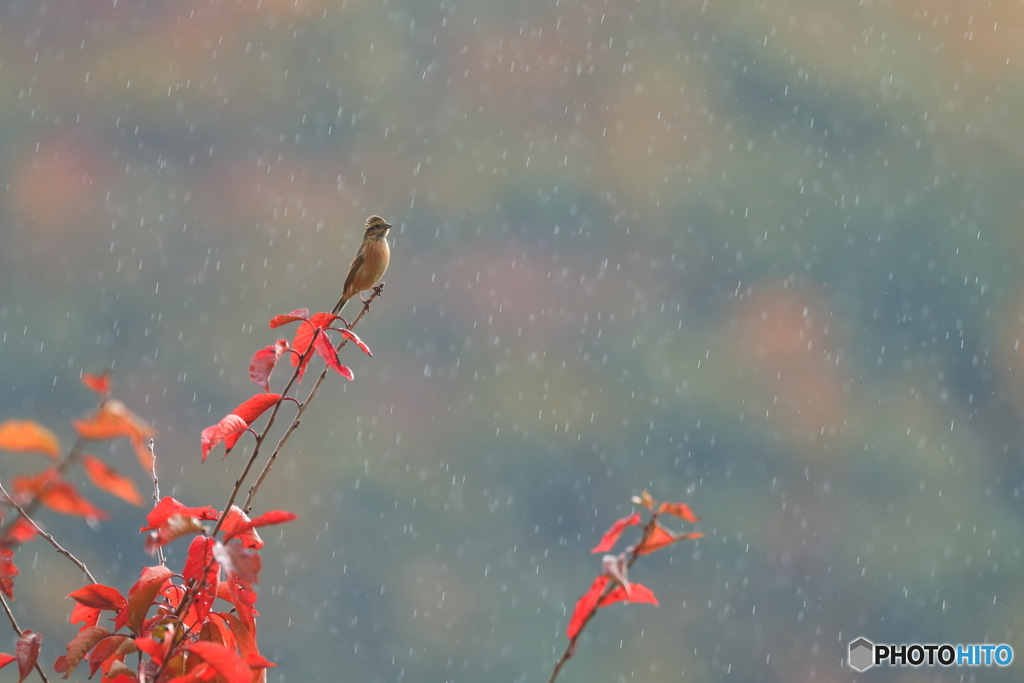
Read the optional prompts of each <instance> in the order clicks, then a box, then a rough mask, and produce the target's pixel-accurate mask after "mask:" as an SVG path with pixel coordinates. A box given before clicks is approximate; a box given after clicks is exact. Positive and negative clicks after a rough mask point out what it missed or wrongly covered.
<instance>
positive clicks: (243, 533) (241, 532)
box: [221, 505, 263, 550]
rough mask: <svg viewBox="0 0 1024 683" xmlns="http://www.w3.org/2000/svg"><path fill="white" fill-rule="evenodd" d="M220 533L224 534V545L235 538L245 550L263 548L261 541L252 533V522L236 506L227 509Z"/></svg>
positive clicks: (257, 535)
mask: <svg viewBox="0 0 1024 683" xmlns="http://www.w3.org/2000/svg"><path fill="white" fill-rule="evenodd" d="M221 531H222V532H223V533H224V542H225V543H227V542H228V541H230V540H231V539H232V538H234V537H236V536H237V537H238V539H239V540H240V541H241V542H242V546H243V547H245V548H249V549H250V550H259V549H260V548H262V547H263V539H261V538H260V536H259V534H257V533H256V532H255V531H253V528H252V520H250V519H249V516H248V515H247V514H245V513H244V512H242V510H241V508H239V507H238V506H237V505H232V506H231V507H230V508H229V509H228V514H227V517H226V518H225V519H224V523H223V524H222V525H221Z"/></svg>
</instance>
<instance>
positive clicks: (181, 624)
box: [54, 497, 296, 683]
mask: <svg viewBox="0 0 1024 683" xmlns="http://www.w3.org/2000/svg"><path fill="white" fill-rule="evenodd" d="M219 517H220V515H219V514H218V513H217V511H216V510H214V509H213V508H210V507H187V506H185V505H183V504H181V503H179V502H178V501H176V500H174V499H173V498H170V497H168V498H164V499H163V500H161V501H160V502H159V503H157V505H156V507H154V508H153V510H152V511H151V512H150V513H149V515H147V517H146V522H147V524H146V526H144V527H142V528H141V529H140V531H141V532H144V533H148V537H147V544H146V545H147V548H149V549H150V550H151V551H154V552H155V550H156V548H158V547H161V546H163V545H166V544H167V543H170V542H171V541H173V540H175V539H178V538H181V537H182V536H187V535H193V536H194V538H193V539H192V542H191V544H190V545H189V549H188V555H187V557H186V559H185V565H184V568H183V569H182V572H181V575H180V576H179V575H176V574H175V573H174V572H173V571H171V570H170V569H168V568H167V567H165V566H163V565H156V566H152V567H145V568H143V570H142V573H141V575H140V577H139V580H138V581H136V582H135V584H134V585H133V586H132V587H131V588H130V589H129V590H128V595H127V596H124V595H122V594H121V592H120V591H118V590H117V589H116V588H113V587H111V586H104V585H101V584H92V585H88V586H85V587H83V588H80V589H78V590H76V591H75V592H73V593H71V594H70V595H69V596H68V597H69V598H72V599H73V600H75V602H76V603H77V604H76V605H75V607H74V609H73V610H72V612H71V621H72V623H77V624H81V627H80V628H79V631H78V635H76V636H75V637H74V638H73V639H72V640H71V642H69V643H68V646H67V654H66V655H62V656H60V657H58V658H57V661H56V662H55V663H54V669H55V670H56V671H57V672H58V673H61V674H63V675H64V678H68V676H70V675H71V672H72V671H73V670H74V669H75V667H76V666H78V664H79V663H81V662H82V661H83V660H87V661H88V665H89V676H90V677H92V676H94V675H95V674H96V672H97V671H99V672H101V674H102V678H101V681H102V682H103V683H127V682H128V681H138V680H146V681H154V682H157V683H159V682H161V681H166V682H170V681H174V683H192V682H199V681H213V680H220V681H226V682H227V683H258V682H259V681H263V680H265V673H264V670H265V669H267V668H268V667H271V666H273V664H272V663H270V662H269V661H267V660H266V659H265V658H264V657H263V656H262V655H260V653H259V649H258V648H257V647H256V621H255V615H256V610H255V604H256V592H255V591H254V590H253V584H254V583H257V582H258V580H259V569H260V558H259V552H258V551H259V549H260V548H261V547H263V541H262V540H261V539H260V537H259V535H258V534H257V533H256V529H257V528H259V527H263V526H268V525H271V524H282V523H284V522H290V521H292V520H293V519H295V518H296V515H294V514H292V513H290V512H283V511H279V510H275V511H273V512H267V513H265V514H262V515H260V516H259V517H256V518H255V519H249V518H248V517H247V516H246V515H245V513H243V512H242V511H241V510H240V509H238V508H237V507H235V506H232V507H231V508H230V509H229V510H228V511H227V512H226V515H225V519H224V521H223V523H222V524H221V533H222V539H221V540H216V539H214V538H211V537H210V536H207V535H205V528H204V527H203V525H202V524H201V521H204V520H207V521H209V520H217V519H219ZM218 599H221V600H223V601H225V603H227V605H228V608H227V610H215V609H214V607H215V604H216V600H218ZM105 611H109V612H112V613H113V614H112V616H111V617H110V619H111V620H113V622H114V623H113V626H112V628H107V627H106V626H101V625H100V623H99V622H100V617H101V616H102V613H103V612H105ZM122 629H124V631H122ZM140 651H141V652H142V653H143V654H145V655H147V656H148V659H146V660H145V661H144V662H143V663H142V665H141V669H140V670H139V671H133V670H132V669H131V668H130V667H129V665H128V664H127V663H126V662H125V658H126V657H127V656H128V655H129V654H131V653H133V652H140Z"/></svg>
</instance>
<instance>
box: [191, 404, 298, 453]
mask: <svg viewBox="0 0 1024 683" xmlns="http://www.w3.org/2000/svg"><path fill="white" fill-rule="evenodd" d="M279 400H281V394H256V395H255V396H253V397H252V398H250V399H249V400H248V401H245V402H244V403H242V404H241V405H239V406H238V407H237V408H235V409H234V410H232V411H231V412H230V413H229V414H228V415H226V416H225V417H224V418H223V419H222V420H221V421H220V422H218V423H217V424H215V425H213V426H211V427H207V428H206V429H204V430H203V433H202V434H201V435H200V441H201V443H202V449H203V460H206V456H207V455H209V454H210V451H211V450H212V449H213V448H214V447H215V446H216V445H217V444H219V443H220V442H221V441H223V442H224V446H225V448H226V449H227V451H226V452H225V454H224V455H225V456H226V455H227V453H229V452H231V449H232V448H234V447H235V444H236V443H238V439H239V438H241V436H242V434H243V433H244V432H245V431H246V430H247V429H248V428H249V425H250V424H252V423H253V422H255V421H256V420H257V419H258V418H259V416H260V415H262V414H263V413H264V412H266V411H267V409H268V408H270V407H271V406H273V405H274V404H275V403H277V402H278V401H279Z"/></svg>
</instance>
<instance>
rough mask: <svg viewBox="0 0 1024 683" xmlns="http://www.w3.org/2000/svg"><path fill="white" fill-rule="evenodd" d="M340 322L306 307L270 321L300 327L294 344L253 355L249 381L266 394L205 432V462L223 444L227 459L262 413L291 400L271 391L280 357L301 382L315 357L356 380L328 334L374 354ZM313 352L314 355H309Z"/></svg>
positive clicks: (281, 344) (283, 343)
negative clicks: (287, 356) (287, 355)
mask: <svg viewBox="0 0 1024 683" xmlns="http://www.w3.org/2000/svg"><path fill="white" fill-rule="evenodd" d="M338 320H342V318H341V316H337V315H333V314H331V313H314V314H313V315H310V314H309V310H308V309H305V308H300V309H298V310H295V311H292V312H291V313H284V314H281V315H277V316H274V318H272V319H271V320H270V327H271V329H274V328H278V327H282V326H284V325H288V324H289V323H294V322H299V323H301V324H300V325H299V328H298V330H296V332H295V337H294V338H293V339H292V341H291V343H289V342H288V340H287V339H278V340H277V341H276V342H274V343H273V344H271V345H269V346H266V347H264V348H262V349H260V350H259V351H257V352H256V353H255V354H253V357H252V360H251V361H250V362H249V379H251V380H252V381H253V382H254V383H255V384H256V385H257V386H258V387H260V388H261V389H263V391H264V392H266V393H263V394H256V395H255V396H253V397H252V398H250V399H249V400H247V401H245V402H244V403H242V404H241V405H239V406H238V407H237V408H235V409H234V410H232V411H231V412H230V413H228V414H227V415H225V416H224V417H223V418H221V419H220V421H219V422H217V424H215V425H210V426H209V427H207V428H206V429H204V430H203V433H202V435H201V436H200V442H201V444H202V449H203V460H206V456H207V455H209V454H210V451H211V450H213V449H214V448H215V447H216V446H217V445H218V444H220V443H223V444H224V447H225V452H224V456H225V457H227V454H228V453H230V452H231V449H232V448H234V447H235V444H236V443H238V440H239V439H240V438H242V434H244V433H246V432H248V431H252V423H253V422H255V421H256V420H257V419H259V417H260V416H261V415H263V413H265V412H266V411H267V410H269V409H270V408H272V407H274V406H276V405H277V404H279V403H280V402H281V401H282V400H291V399H285V398H284V397H282V396H281V394H274V393H271V392H270V374H271V373H272V372H273V371H274V368H275V367H276V366H277V362H278V361H279V360H280V359H281V356H283V355H284V354H285V353H286V352H288V353H290V354H291V359H292V366H294V367H297V368H299V373H298V381H299V382H301V381H302V377H303V375H304V374H305V372H306V366H307V365H309V361H310V360H312V359H313V356H314V355H318V356H320V357H321V358H323V359H324V361H326V363H327V367H329V368H331V369H332V370H334V371H335V372H337V373H338V374H339V375H341V376H342V377H344V378H345V379H348V380H352V379H354V377H355V376H354V375H353V374H352V370H351V369H350V368H349V367H348V366H346V365H342V364H341V360H340V359H339V357H338V350H337V348H336V347H335V346H334V344H332V343H331V339H330V337H329V336H328V334H327V332H328V331H329V330H330V331H334V332H338V333H340V334H341V336H342V338H343V339H345V340H347V341H351V342H352V343H354V344H355V345H356V346H358V347H359V348H360V349H361V350H362V351H363V352H364V353H366V354H368V355H373V354H371V353H370V347H368V346H367V345H366V344H365V343H364V342H363V340H362V339H360V338H359V337H358V336H356V334H355V333H354V332H352V331H351V330H349V329H347V328H344V327H342V328H338V327H332V325H333V324H334V323H335V322H336V321H338ZM311 350H312V353H311V352H310V351H311Z"/></svg>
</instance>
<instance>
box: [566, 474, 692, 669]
mask: <svg viewBox="0 0 1024 683" xmlns="http://www.w3.org/2000/svg"><path fill="white" fill-rule="evenodd" d="M633 502H634V503H635V504H637V505H640V506H642V507H643V508H645V509H647V511H648V512H649V513H650V517H649V518H648V520H647V522H644V521H643V518H642V517H641V516H640V513H634V514H632V515H630V516H629V517H623V518H621V519H618V520H616V521H615V522H614V523H612V525H611V527H609V529H608V531H606V532H605V534H604V536H603V537H602V538H601V542H600V543H598V544H597V546H595V547H594V548H593V550H592V551H591V552H595V553H597V552H606V551H608V550H611V548H612V547H614V545H615V544H616V543H617V542H618V540H619V537H620V536H621V535H622V532H623V531H624V530H625V529H626V527H629V526H634V525H637V526H642V527H643V535H642V536H641V541H640V543H638V544H636V545H634V546H631V547H629V548H628V549H627V550H626V551H625V552H623V553H621V554H620V555H617V556H616V555H605V556H604V558H603V559H602V561H601V566H602V569H601V574H600V575H599V576H597V577H596V578H595V579H594V581H593V582H592V583H591V584H590V588H588V589H587V592H586V593H584V594H583V595H582V596H581V597H580V599H579V600H578V601H576V606H575V607H574V608H573V612H572V616H571V617H570V618H569V623H568V625H567V626H566V636H567V637H568V639H569V644H568V645H567V646H566V648H565V651H564V652H563V653H562V656H561V658H559V660H558V662H556V663H555V668H554V671H553V673H552V676H551V680H554V679H555V678H556V677H557V675H558V672H559V671H560V670H561V668H562V666H563V665H564V664H565V662H566V661H568V660H569V659H570V658H571V657H572V656H573V655H574V654H575V653H576V642H577V638H578V637H579V634H580V632H581V631H582V630H583V628H584V627H585V626H586V625H587V623H588V622H589V621H590V619H591V618H592V617H593V616H594V614H595V613H596V612H597V610H598V609H600V608H601V607H607V606H608V605H611V604H614V603H616V602H631V603H632V602H646V603H650V604H653V605H657V604H658V599H657V598H656V597H655V596H654V593H653V592H652V591H651V590H650V589H649V588H647V587H646V586H644V585H642V584H639V583H631V582H630V581H629V580H628V578H627V576H626V574H627V571H628V569H629V567H630V566H632V564H633V563H634V562H635V561H636V560H637V558H639V557H640V556H641V555H645V554H647V553H651V552H654V551H655V550H658V549H660V548H664V547H666V546H668V545H671V544H672V543H675V542H676V541H680V540H683V539H686V538H700V537H701V536H702V535H703V534H701V533H699V532H691V533H686V534H675V533H673V532H671V531H669V530H668V529H666V528H665V527H664V526H662V525H661V523H660V522H659V521H658V516H659V515H661V514H671V515H674V516H676V517H679V518H680V519H683V520H685V521H688V522H695V521H697V519H698V518H697V516H696V515H694V514H693V512H692V511H691V510H690V508H689V507H688V506H687V505H685V504H683V503H661V504H660V505H659V504H658V502H657V501H655V500H654V498H653V497H652V496H651V495H650V494H649V493H648V492H647V491H644V492H643V494H642V495H641V496H638V497H634V498H633Z"/></svg>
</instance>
